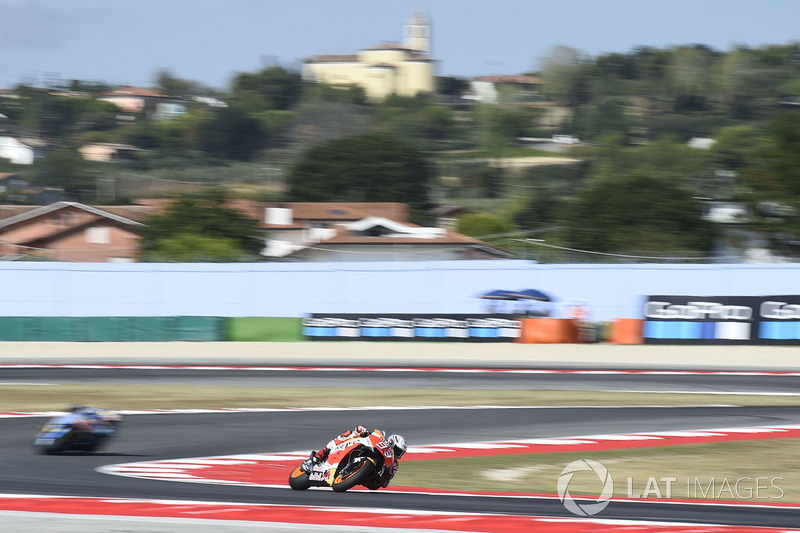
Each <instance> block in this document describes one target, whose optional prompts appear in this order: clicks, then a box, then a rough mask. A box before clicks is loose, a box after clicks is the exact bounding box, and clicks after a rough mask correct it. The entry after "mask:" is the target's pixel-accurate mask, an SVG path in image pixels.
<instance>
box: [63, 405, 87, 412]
mask: <svg viewBox="0 0 800 533" xmlns="http://www.w3.org/2000/svg"><path fill="white" fill-rule="evenodd" d="M84 409H86V408H85V407H84V406H82V405H70V406H69V407H67V412H69V413H80V412H81V411H83V410H84Z"/></svg>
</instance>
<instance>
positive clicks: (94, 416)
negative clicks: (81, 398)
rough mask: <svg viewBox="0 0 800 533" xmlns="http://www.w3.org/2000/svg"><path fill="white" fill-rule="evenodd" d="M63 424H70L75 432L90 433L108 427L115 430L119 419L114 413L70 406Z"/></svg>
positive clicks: (80, 406)
mask: <svg viewBox="0 0 800 533" xmlns="http://www.w3.org/2000/svg"><path fill="white" fill-rule="evenodd" d="M65 418H66V420H65V422H66V423H68V424H72V427H74V428H75V429H76V430H78V431H81V432H84V433H92V432H93V431H94V430H95V428H96V427H98V426H101V425H109V426H111V427H112V428H115V429H116V426H117V425H119V422H120V420H121V417H120V416H119V414H117V413H116V412H114V411H104V410H101V409H95V408H93V407H86V406H83V405H71V406H69V407H68V408H67V415H66V417H65Z"/></svg>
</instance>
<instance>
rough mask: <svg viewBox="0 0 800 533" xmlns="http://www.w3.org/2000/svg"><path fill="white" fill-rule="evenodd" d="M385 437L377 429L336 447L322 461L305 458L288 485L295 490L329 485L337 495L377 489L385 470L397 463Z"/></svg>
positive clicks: (294, 471) (290, 476)
mask: <svg viewBox="0 0 800 533" xmlns="http://www.w3.org/2000/svg"><path fill="white" fill-rule="evenodd" d="M386 437H387V436H386V435H385V434H384V433H383V432H382V431H380V430H377V429H376V430H375V431H373V432H372V433H370V434H369V435H367V436H366V437H360V436H355V437H352V438H349V439H347V440H345V441H344V442H342V443H341V444H339V445H337V446H335V447H334V448H333V449H332V450H331V451H330V453H329V454H328V457H327V459H325V460H324V461H322V462H319V463H314V462H313V461H312V460H311V459H306V460H305V461H303V462H302V463H300V464H299V465H297V467H295V469H294V470H292V473H291V474H290V475H289V486H290V487H292V489H294V490H306V489H307V488H309V487H328V486H329V487H331V488H332V489H333V490H334V491H335V492H344V491H346V490H348V489H351V488H353V487H355V486H356V485H364V486H365V487H367V488H369V489H372V490H376V489H378V488H379V487H380V486H381V485H380V481H379V480H380V478H381V476H382V474H383V473H384V472H385V469H391V468H392V466H393V465H394V463H395V461H396V459H395V457H394V452H393V451H392V446H391V444H389V442H388V441H387V440H386Z"/></svg>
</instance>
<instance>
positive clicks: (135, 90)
mask: <svg viewBox="0 0 800 533" xmlns="http://www.w3.org/2000/svg"><path fill="white" fill-rule="evenodd" d="M101 96H104V97H108V96H120V97H125V96H150V97H156V98H169V96H167V95H166V94H162V93H160V92H158V91H154V90H153V89H145V88H143V87H117V88H116V89H112V90H110V91H106V92H104V93H103V94H102V95H101Z"/></svg>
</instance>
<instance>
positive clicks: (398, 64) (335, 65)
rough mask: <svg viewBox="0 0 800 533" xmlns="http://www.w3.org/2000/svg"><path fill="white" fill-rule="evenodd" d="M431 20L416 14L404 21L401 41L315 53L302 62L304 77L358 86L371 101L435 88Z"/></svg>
mask: <svg viewBox="0 0 800 533" xmlns="http://www.w3.org/2000/svg"><path fill="white" fill-rule="evenodd" d="M430 52H431V22H430V20H429V19H428V17H427V15H425V14H422V13H415V14H413V15H412V16H411V17H409V18H408V19H407V20H406V24H405V32H404V39H403V44H400V43H390V42H387V43H381V44H379V45H376V46H372V47H369V48H364V49H362V50H361V51H360V52H359V53H358V54H352V55H317V56H313V57H311V58H309V59H307V60H306V61H305V63H304V65H303V79H305V80H307V81H314V82H319V83H327V84H330V85H359V86H361V87H363V88H364V91H365V92H366V94H367V97H368V98H369V99H371V100H383V99H384V98H386V97H387V96H389V95H391V94H398V95H400V96H414V95H416V94H418V93H431V92H433V91H434V90H435V88H436V87H435V76H436V74H435V70H436V68H435V67H436V60H435V59H433V58H432V57H430Z"/></svg>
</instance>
